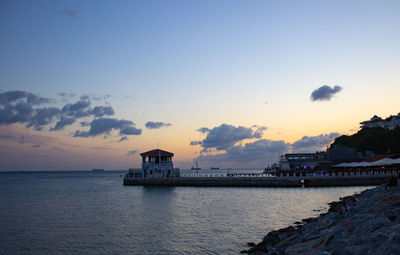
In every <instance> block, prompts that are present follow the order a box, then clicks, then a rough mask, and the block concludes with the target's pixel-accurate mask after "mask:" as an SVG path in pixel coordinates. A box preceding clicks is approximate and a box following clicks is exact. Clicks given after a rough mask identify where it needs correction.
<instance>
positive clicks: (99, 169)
mask: <svg viewBox="0 0 400 255" xmlns="http://www.w3.org/2000/svg"><path fill="white" fill-rule="evenodd" d="M92 171H93V172H102V171H104V169H102V168H93V169H92Z"/></svg>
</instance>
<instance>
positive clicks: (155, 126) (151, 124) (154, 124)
mask: <svg viewBox="0 0 400 255" xmlns="http://www.w3.org/2000/svg"><path fill="white" fill-rule="evenodd" d="M169 126H171V124H170V123H164V122H154V121H148V122H147V123H146V127H147V128H149V129H158V128H162V127H169Z"/></svg>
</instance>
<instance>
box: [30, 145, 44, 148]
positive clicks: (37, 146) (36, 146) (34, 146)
mask: <svg viewBox="0 0 400 255" xmlns="http://www.w3.org/2000/svg"><path fill="white" fill-rule="evenodd" d="M40 146H42V145H41V144H34V145H32V148H40Z"/></svg>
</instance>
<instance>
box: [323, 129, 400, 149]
mask: <svg viewBox="0 0 400 255" xmlns="http://www.w3.org/2000/svg"><path fill="white" fill-rule="evenodd" d="M334 145H342V146H345V147H352V148H356V149H357V151H359V152H364V151H374V152H375V153H378V154H385V153H400V128H396V129H393V130H388V129H384V128H363V129H361V130H360V131H358V132H357V133H356V134H353V135H351V136H348V135H342V136H340V137H338V138H336V139H335V141H334V142H333V144H332V145H331V146H334Z"/></svg>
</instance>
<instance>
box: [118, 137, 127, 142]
mask: <svg viewBox="0 0 400 255" xmlns="http://www.w3.org/2000/svg"><path fill="white" fill-rule="evenodd" d="M128 140H129V139H128V137H127V136H123V137H121V139H119V141H118V142H119V143H120V142H123V141H128Z"/></svg>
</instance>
